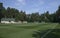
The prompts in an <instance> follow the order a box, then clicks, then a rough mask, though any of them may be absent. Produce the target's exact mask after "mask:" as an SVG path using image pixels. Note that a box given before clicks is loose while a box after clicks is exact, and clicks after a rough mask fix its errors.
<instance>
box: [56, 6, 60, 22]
mask: <svg viewBox="0 0 60 38" xmlns="http://www.w3.org/2000/svg"><path fill="white" fill-rule="evenodd" d="M56 20H57V22H59V23H60V6H59V7H58V10H57V11H56Z"/></svg>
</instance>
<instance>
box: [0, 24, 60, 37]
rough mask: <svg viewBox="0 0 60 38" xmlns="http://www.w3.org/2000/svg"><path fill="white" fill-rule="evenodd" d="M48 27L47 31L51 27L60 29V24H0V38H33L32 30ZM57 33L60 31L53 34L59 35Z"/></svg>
mask: <svg viewBox="0 0 60 38" xmlns="http://www.w3.org/2000/svg"><path fill="white" fill-rule="evenodd" d="M48 29H52V30H49V31H47V33H49V32H50V31H53V29H60V25H59V24H57V23H28V24H0V38H35V37H32V34H33V33H34V31H38V30H40V31H42V30H43V31H44V30H48ZM54 33H55V32H54ZM59 33H60V31H58V32H57V33H55V34H56V35H58V36H59V35H60V34H59ZM42 36H44V35H42Z"/></svg>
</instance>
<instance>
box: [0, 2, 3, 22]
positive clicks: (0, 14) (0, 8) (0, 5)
mask: <svg viewBox="0 0 60 38" xmlns="http://www.w3.org/2000/svg"><path fill="white" fill-rule="evenodd" d="M2 9H3V3H0V22H1V18H2V17H3V14H2Z"/></svg>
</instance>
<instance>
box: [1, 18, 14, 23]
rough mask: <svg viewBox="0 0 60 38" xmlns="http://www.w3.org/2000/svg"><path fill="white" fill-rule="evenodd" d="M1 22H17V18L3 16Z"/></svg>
mask: <svg viewBox="0 0 60 38" xmlns="http://www.w3.org/2000/svg"><path fill="white" fill-rule="evenodd" d="M1 23H5V24H8V23H15V19H14V18H2V19H1Z"/></svg>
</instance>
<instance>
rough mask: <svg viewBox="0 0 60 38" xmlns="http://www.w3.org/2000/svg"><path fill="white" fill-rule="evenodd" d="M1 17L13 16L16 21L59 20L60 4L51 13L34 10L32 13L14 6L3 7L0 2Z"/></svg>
mask: <svg viewBox="0 0 60 38" xmlns="http://www.w3.org/2000/svg"><path fill="white" fill-rule="evenodd" d="M1 18H15V19H16V21H28V22H60V6H59V7H58V9H57V11H56V12H55V13H53V14H49V11H47V12H44V13H43V14H39V12H35V13H32V14H26V12H25V11H22V10H21V11H19V10H17V9H15V8H10V7H8V8H7V9H6V8H5V7H3V4H2V3H0V20H1Z"/></svg>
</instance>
